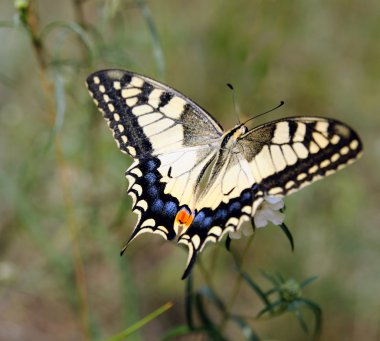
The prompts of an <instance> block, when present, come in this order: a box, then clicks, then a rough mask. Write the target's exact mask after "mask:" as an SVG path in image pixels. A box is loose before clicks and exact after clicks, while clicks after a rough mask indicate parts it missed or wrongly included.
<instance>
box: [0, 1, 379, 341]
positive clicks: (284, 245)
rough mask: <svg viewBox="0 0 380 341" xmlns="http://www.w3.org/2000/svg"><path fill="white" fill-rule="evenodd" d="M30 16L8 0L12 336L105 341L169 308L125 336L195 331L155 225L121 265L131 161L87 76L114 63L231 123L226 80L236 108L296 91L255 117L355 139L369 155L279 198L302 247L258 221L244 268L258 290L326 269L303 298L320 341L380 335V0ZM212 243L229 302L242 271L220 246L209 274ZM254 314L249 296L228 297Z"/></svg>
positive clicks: (72, 9)
mask: <svg viewBox="0 0 380 341" xmlns="http://www.w3.org/2000/svg"><path fill="white" fill-rule="evenodd" d="M24 2H25V1H17V2H16V3H18V5H22V4H23V3H24ZM33 13H34V14H37V15H38V18H37V17H34V16H32V17H31V16H30V13H29V16H28V21H29V24H30V25H31V26H30V27H31V28H32V30H31V31H28V30H27V29H26V28H25V26H24V25H23V24H22V17H21V18H20V17H19V16H18V15H17V11H16V9H15V7H14V4H13V2H12V1H2V2H1V3H0V40H1V47H0V193H1V203H0V233H1V238H0V257H1V258H0V295H1V296H0V297H1V299H0V339H1V340H26V339H28V340H82V339H95V340H100V339H103V338H106V337H109V336H111V335H113V334H116V333H118V332H120V331H121V330H123V329H125V328H127V327H128V326H130V325H132V324H133V323H134V322H136V321H138V320H139V319H141V318H142V317H144V316H146V315H147V314H149V313H150V312H152V311H154V310H155V309H157V308H158V307H160V306H162V305H163V304H165V303H166V302H169V301H170V302H173V303H174V306H173V308H171V309H170V310H168V311H167V312H166V313H164V314H162V315H161V316H160V317H158V318H156V319H154V320H153V321H152V322H151V323H149V324H148V325H146V326H145V327H144V328H142V329H140V330H139V331H138V332H137V333H136V334H134V335H133V336H131V338H130V339H131V340H158V339H159V338H160V335H162V334H163V333H164V332H165V331H167V330H168V329H170V328H171V327H173V326H176V325H180V324H183V323H185V317H184V307H183V302H184V282H183V281H181V280H180V276H181V275H182V272H183V269H184V265H185V261H186V253H185V252H184V251H183V250H182V249H181V248H180V247H178V246H176V245H175V243H169V242H165V241H164V240H163V239H162V238H161V237H159V236H148V235H146V236H144V237H142V238H138V239H137V240H136V241H135V242H134V243H133V244H132V245H131V246H130V247H129V248H128V250H127V252H126V253H125V255H124V256H123V257H122V258H121V257H119V250H120V248H121V247H122V246H123V243H124V242H125V240H126V239H127V238H128V237H129V235H130V233H131V231H132V228H133V227H134V223H135V216H134V215H133V214H132V213H131V212H130V206H131V200H130V199H129V198H128V197H127V195H126V188H127V182H126V180H125V179H124V176H123V173H124V170H125V169H126V168H127V167H128V165H129V164H130V162H131V160H130V159H129V158H128V157H126V156H125V155H123V154H121V153H120V152H119V150H118V149H117V148H116V146H115V143H114V141H113V139H112V135H111V134H110V132H109V130H108V128H107V126H106V124H105V122H103V119H102V117H101V115H100V114H99V113H98V112H97V110H96V108H95V106H94V105H93V104H92V102H91V99H90V97H89V96H88V93H87V91H86V88H85V85H84V80H85V78H86V77H87V75H88V74H90V73H91V72H93V71H96V70H98V69H101V68H116V67H117V68H123V69H128V70H133V71H136V72H140V73H143V74H146V75H148V76H150V77H152V78H156V79H157V80H160V81H163V82H166V83H167V84H169V85H170V86H172V87H174V88H176V89H178V90H180V91H181V92H183V93H185V94H186V95H187V96H189V97H190V98H192V99H193V100H194V101H195V102H197V103H199V104H200V105H201V106H203V107H204V108H206V109H207V110H208V111H210V112H211V113H212V114H213V116H215V117H216V118H217V119H218V120H219V121H220V122H221V124H222V125H223V127H225V128H230V127H232V126H233V125H234V124H235V121H236V116H235V114H234V110H233V104H232V99H231V97H232V96H231V92H230V91H229V90H228V89H227V87H226V86H225V84H226V83H227V82H229V83H232V84H233V85H234V87H235V88H236V93H237V102H238V104H239V107H240V111H241V117H242V118H247V117H250V116H252V115H254V114H258V113H260V112H263V111H265V110H267V109H268V108H271V107H273V106H275V105H276V104H278V103H279V101H280V100H284V101H285V106H284V107H282V108H281V109H280V110H277V111H276V112H275V113H271V114H270V115H268V116H265V117H264V118H260V119H259V120H257V121H256V122H255V123H256V124H259V123H262V122H265V120H270V119H274V118H278V117H286V116H293V115H319V116H328V117H333V118H336V119H339V120H342V121H344V122H346V123H348V124H350V125H351V126H352V127H354V128H355V129H356V130H357V131H358V133H359V135H360V136H361V137H362V139H363V143H364V148H365V153H364V157H363V158H362V159H361V160H360V161H359V162H357V163H355V164H354V165H353V166H350V167H349V168H347V169H345V170H343V171H342V172H339V173H338V174H337V175H334V176H332V177H329V178H327V179H325V180H324V181H321V182H318V183H316V184H314V185H313V186H311V187H308V188H307V189H305V190H302V191H300V192H298V193H296V194H294V195H292V196H290V197H289V198H287V199H286V205H287V211H286V223H287V225H288V226H289V228H290V229H291V230H292V233H293V236H294V238H295V244H296V247H295V252H294V253H292V252H291V251H290V248H289V244H288V242H287V241H286V239H285V237H284V235H283V234H282V233H281V232H280V231H279V230H278V229H277V228H275V227H268V228H266V229H263V230H259V231H258V233H257V235H256V237H255V240H254V243H253V245H252V246H251V248H250V250H249V254H248V256H247V257H246V261H245V269H246V270H247V271H248V272H249V273H250V274H252V275H253V276H254V277H255V278H257V280H258V282H259V283H260V284H263V285H264V286H265V283H266V282H265V280H263V279H262V277H260V275H259V270H260V269H265V270H266V271H268V272H271V273H278V272H281V273H282V274H284V275H285V276H287V277H294V278H296V279H297V280H303V279H305V278H307V277H310V276H313V275H317V276H319V278H318V280H317V281H316V282H314V283H313V284H312V285H311V286H309V287H308V288H307V289H306V290H305V295H307V297H309V298H310V299H312V300H314V301H316V302H318V304H319V305H320V306H321V307H322V309H323V313H324V321H323V323H324V327H323V331H322V335H321V339H322V340H379V339H380V271H379V270H380V266H379V263H378V262H379V260H380V229H379V221H380V216H379V199H380V195H379V194H380V182H379V174H378V173H379V168H380V157H379V156H380V137H379V133H380V114H379V101H380V43H379V42H380V2H378V1H374V0H373V1H358V0H356V1H354V0H345V1H344V0H336V1H329V2H327V1H325V2H322V1H317V0H308V1H304V0H295V1H276V0H271V1H258V0H254V1H248V0H241V1H222V0H219V1H218V0H208V1H200V0H194V1H178V0H177V1H175V0H165V1H164V0H162V1H158V0H156V1H153V0H152V1H147V2H143V1H141V0H140V1H137V0H136V1H118V0H108V1H94V0H87V1H80V0H73V1H68V0H67V1H51V0H40V1H35V2H34V7H33ZM33 30H34V33H33ZM33 39H34V44H33ZM39 43H42V45H41V44H40V45H39ZM36 47H37V49H36ZM244 243H245V241H244V240H239V241H237V242H234V248H236V249H242V248H243V247H244V245H245V244H244ZM216 248H218V249H219V251H218V253H219V257H218V258H217V261H216V271H215V275H214V277H213V284H214V287H215V289H216V291H217V292H218V294H219V295H220V296H221V297H226V298H228V297H230V295H231V285H232V283H233V281H234V280H235V279H236V272H235V271H234V269H233V261H232V259H231V257H230V256H229V255H228V253H227V252H226V251H225V249H224V247H223V245H218V246H217V245H209V246H208V247H207V248H206V250H205V251H204V252H203V254H202V257H201V258H202V262H203V263H204V264H205V265H206V266H207V265H208V263H209V259H210V258H211V255H212V254H214V252H215V251H214V250H215V249H216ZM194 275H195V282H196V283H195V284H196V285H201V284H202V280H203V279H202V277H201V276H200V273H199V269H198V267H196V268H195V273H194ZM261 308H262V306H260V302H259V301H258V300H257V298H255V296H254V295H253V294H252V292H249V291H247V290H244V289H243V290H242V291H241V292H240V294H239V297H238V300H237V302H236V304H235V306H234V310H235V311H238V312H240V313H244V314H246V315H252V316H254V314H255V313H257V312H258V311H259V310H260V309H261ZM311 321H312V320H311ZM253 326H254V328H255V330H256V331H257V333H258V334H259V335H260V336H261V337H262V338H263V339H267V340H268V339H276V340H279V339H283V340H300V339H308V338H309V336H306V334H304V333H303V331H302V329H301V328H300V327H299V324H298V323H297V321H296V320H295V319H294V317H292V316H291V315H285V316H283V317H279V318H276V319H271V320H265V321H254V322H253ZM228 333H229V336H230V338H231V340H242V339H243V336H242V334H240V331H238V330H236V329H234V327H231V328H230V329H229V331H228ZM182 339H183V340H202V337H201V336H199V335H198V336H188V337H186V338H185V337H183V338H182Z"/></svg>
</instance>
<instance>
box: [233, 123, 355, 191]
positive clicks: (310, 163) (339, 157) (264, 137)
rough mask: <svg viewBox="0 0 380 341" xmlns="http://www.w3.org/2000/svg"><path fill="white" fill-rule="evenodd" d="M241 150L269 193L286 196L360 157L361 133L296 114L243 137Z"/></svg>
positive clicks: (340, 125)
mask: <svg viewBox="0 0 380 341" xmlns="http://www.w3.org/2000/svg"><path fill="white" fill-rule="evenodd" d="M239 142H240V143H239V148H240V151H241V153H242V154H243V155H244V157H245V158H246V160H247V161H248V163H249V165H250V168H251V171H252V174H253V176H254V178H255V179H256V182H257V183H260V187H261V189H262V191H263V192H264V194H265V195H268V196H283V195H286V194H289V193H291V192H294V191H296V190H298V189H300V188H302V187H304V186H306V185H308V184H310V183H312V182H314V181H316V180H319V179H321V178H323V177H324V176H327V175H330V174H333V173H335V172H336V171H337V170H338V169H341V168H343V167H345V166H347V165H348V164H350V163H352V162H353V161H354V160H355V159H357V158H358V157H359V156H360V154H361V151H362V144H361V141H360V139H359V137H358V135H357V134H356V133H355V132H354V131H353V130H352V129H351V128H350V127H348V126H347V125H345V124H343V123H341V122H339V121H336V120H332V119H326V118H322V117H292V118H287V119H282V120H278V121H273V122H269V123H267V124H265V125H263V126H259V127H257V128H255V129H253V130H251V131H249V132H248V133H247V134H246V135H244V136H242V138H241V140H240V141H239Z"/></svg>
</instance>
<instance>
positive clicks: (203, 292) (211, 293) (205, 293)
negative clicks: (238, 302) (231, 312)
mask: <svg viewBox="0 0 380 341" xmlns="http://www.w3.org/2000/svg"><path fill="white" fill-rule="evenodd" d="M199 293H200V294H201V295H203V296H205V297H207V298H208V299H209V300H210V301H211V302H212V303H214V305H215V306H216V307H218V308H219V310H221V311H223V312H224V311H225V310H226V307H225V306H224V303H223V302H222V300H221V299H220V298H219V296H218V295H217V294H216V293H215V292H214V291H213V290H212V289H211V288H209V287H203V288H201V289H200V290H199Z"/></svg>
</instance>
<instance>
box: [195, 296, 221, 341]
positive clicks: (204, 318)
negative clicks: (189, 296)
mask: <svg viewBox="0 0 380 341" xmlns="http://www.w3.org/2000/svg"><path fill="white" fill-rule="evenodd" d="M195 303H196V304H195V305H196V307H197V312H198V316H199V319H200V320H201V322H202V324H203V327H204V329H205V331H206V332H207V333H208V335H209V336H210V339H211V340H214V341H227V340H226V339H225V338H224V337H223V335H222V334H221V333H220V332H219V329H218V327H216V326H215V324H214V323H213V322H212V320H211V319H210V318H209V316H208V314H207V312H206V309H205V307H204V305H203V300H202V295H201V294H199V293H197V294H196V296H195Z"/></svg>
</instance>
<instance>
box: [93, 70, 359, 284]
mask: <svg viewBox="0 0 380 341" xmlns="http://www.w3.org/2000/svg"><path fill="white" fill-rule="evenodd" d="M87 86H88V89H89V91H90V94H91V95H92V97H93V99H94V101H95V103H96V104H97V106H98V108H99V110H100V111H101V112H102V113H103V116H104V117H105V119H106V121H107V123H108V125H109V128H110V129H111V131H112V133H113V136H114V139H115V141H116V143H117V145H118V147H119V148H120V150H121V151H122V152H124V153H127V154H129V155H130V156H132V157H133V159H134V162H133V164H132V165H131V166H130V167H129V169H128V170H127V171H126V177H127V179H128V182H129V189H128V193H129V194H130V196H131V197H132V199H133V210H134V212H136V213H137V214H138V216H139V219H138V222H137V225H136V227H135V229H134V231H133V233H132V236H131V238H130V240H132V239H134V238H135V237H136V236H137V235H140V234H142V233H145V232H149V233H156V234H160V235H161V236H163V237H164V238H165V239H168V240H171V239H173V238H175V237H176V236H177V237H178V242H179V243H183V244H186V245H187V246H188V248H189V258H188V266H187V269H186V271H185V274H184V277H186V276H187V275H188V273H189V271H190V269H191V267H192V265H193V264H194V262H195V259H196V255H197V253H198V252H200V251H201V250H202V249H203V247H204V246H205V245H206V243H207V242H209V241H212V242H217V241H219V240H220V239H221V238H222V237H223V235H225V234H226V233H228V232H233V231H236V230H237V229H239V227H240V226H241V224H242V222H243V221H245V220H249V219H251V218H252V216H253V215H254V214H255V212H256V210H257V208H258V207H259V205H260V204H261V203H262V201H263V200H264V198H265V197H266V196H278V197H282V196H285V195H287V194H290V193H292V192H294V191H296V190H298V189H300V188H302V187H304V186H306V185H308V184H309V183H312V182H314V181H316V180H318V179H321V178H323V177H324V176H327V175H329V174H332V173H334V172H335V171H336V170H338V169H340V168H343V167H345V166H346V165H348V164H349V163H352V162H353V161H354V160H355V159H357V158H358V157H359V156H360V155H361V151H362V145H361V142H360V139H359V137H358V136H357V134H356V133H355V132H354V131H353V130H352V129H351V128H350V127H348V126H347V125H345V124H344V123H341V122H339V121H336V120H332V119H327V118H322V117H290V118H285V119H280V120H276V121H271V122H268V123H266V124H264V125H261V126H258V127H256V128H253V129H248V128H247V127H246V126H245V125H244V124H239V125H237V126H235V127H234V128H232V129H231V130H229V131H227V132H225V131H224V130H223V128H222V127H221V125H220V124H219V123H218V122H217V121H216V120H215V119H214V118H213V117H212V116H211V115H210V114H209V113H207V112H206V111H205V110H203V109H202V108H200V107H199V106H198V105H196V104H195V103H194V102H192V101H191V100H190V99H188V98H187V97H185V96H184V95H182V94H181V93H179V92H177V91H176V90H173V89H171V88H170V87H168V86H166V85H163V84H161V83H159V82H156V81H154V80H152V79H150V78H148V77H145V76H141V75H138V74H135V73H132V72H128V71H122V70H103V71H99V72H96V73H94V74H92V75H90V76H89V77H88V79H87Z"/></svg>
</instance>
